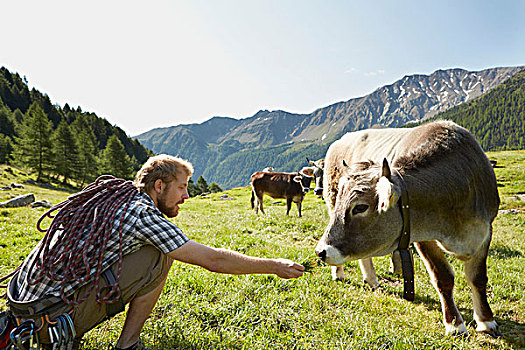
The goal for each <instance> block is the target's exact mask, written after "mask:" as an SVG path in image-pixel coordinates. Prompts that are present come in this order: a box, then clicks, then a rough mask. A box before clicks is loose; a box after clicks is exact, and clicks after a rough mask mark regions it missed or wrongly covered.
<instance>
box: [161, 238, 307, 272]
mask: <svg viewBox="0 0 525 350" xmlns="http://www.w3.org/2000/svg"><path fill="white" fill-rule="evenodd" d="M168 257H170V258H172V259H175V260H178V261H182V262H185V263H188V264H193V265H199V266H202V267H204V268H205V269H207V270H209V271H212V272H218V273H228V274H234V275H241V274H275V275H277V276H279V277H281V278H297V277H301V276H302V275H303V271H304V266H302V265H300V264H297V263H295V262H293V261H291V260H287V259H265V258H256V257H252V256H248V255H244V254H241V253H237V252H234V251H231V250H226V249H219V248H212V247H208V246H205V245H203V244H200V243H197V242H194V241H191V240H190V241H188V242H186V243H185V244H184V245H182V246H181V247H179V248H177V249H175V250H173V251H171V252H170V253H168Z"/></svg>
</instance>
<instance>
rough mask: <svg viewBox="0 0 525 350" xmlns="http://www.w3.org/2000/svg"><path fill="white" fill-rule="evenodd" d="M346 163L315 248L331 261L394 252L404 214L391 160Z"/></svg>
mask: <svg viewBox="0 0 525 350" xmlns="http://www.w3.org/2000/svg"><path fill="white" fill-rule="evenodd" d="M343 163H344V162H343ZM343 166H344V167H345V170H344V173H343V174H342V176H341V178H340V180H339V189H338V193H337V199H336V203H335V209H334V211H333V212H332V213H330V222H329V224H328V226H327V227H326V230H325V233H324V235H323V237H321V240H320V241H319V243H318V244H317V247H316V248H315V252H316V254H317V255H318V256H319V257H320V258H321V259H322V260H324V261H325V262H326V263H328V264H330V265H342V264H343V263H344V262H345V261H347V260H355V259H362V258H367V257H371V256H380V255H385V254H388V253H390V252H392V251H393V250H394V249H395V247H396V246H397V241H398V240H399V237H400V227H401V225H402V219H401V214H400V212H399V210H396V209H395V208H396V207H397V200H398V198H399V196H400V193H401V192H400V189H399V187H398V186H397V185H396V184H395V183H394V182H393V181H392V180H393V176H392V175H391V171H390V166H389V164H388V162H387V160H386V159H385V160H384V161H383V164H382V165H378V164H374V163H373V162H362V163H357V164H354V165H352V166H351V167H348V166H346V164H343Z"/></svg>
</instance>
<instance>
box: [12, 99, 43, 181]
mask: <svg viewBox="0 0 525 350" xmlns="http://www.w3.org/2000/svg"><path fill="white" fill-rule="evenodd" d="M17 133H18V135H19V137H15V143H16V146H15V149H14V152H13V154H14V160H15V162H16V163H19V164H20V165H22V166H26V167H28V168H30V169H31V170H34V171H36V172H37V182H38V181H40V180H41V179H42V175H43V174H44V172H45V171H48V170H50V166H51V164H52V161H53V149H52V142H51V134H52V123H51V121H50V120H49V119H48V118H47V116H46V115H45V114H44V111H43V110H42V108H40V106H38V104H36V103H33V104H31V106H30V107H29V109H28V111H27V113H26V114H25V115H24V118H23V120H22V123H21V124H19V125H18V132H17Z"/></svg>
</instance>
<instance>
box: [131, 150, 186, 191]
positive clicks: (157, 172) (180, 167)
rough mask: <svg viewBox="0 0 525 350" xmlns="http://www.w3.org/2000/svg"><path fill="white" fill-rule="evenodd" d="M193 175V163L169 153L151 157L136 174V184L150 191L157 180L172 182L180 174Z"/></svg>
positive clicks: (140, 188)
mask: <svg viewBox="0 0 525 350" xmlns="http://www.w3.org/2000/svg"><path fill="white" fill-rule="evenodd" d="M191 175H193V165H191V163H190V162H188V161H187V160H185V159H182V158H179V157H173V156H170V155H167V154H159V155H157V156H154V157H150V158H149V159H148V160H147V161H146V163H144V165H143V166H142V168H141V169H140V170H139V171H138V172H137V175H136V176H135V181H134V184H135V186H136V187H137V188H138V189H139V191H142V192H149V191H150V190H151V189H152V188H153V186H154V184H155V181H157V180H158V179H161V180H162V181H163V182H166V183H168V182H171V181H173V180H176V179H177V178H178V177H179V176H186V177H190V176H191Z"/></svg>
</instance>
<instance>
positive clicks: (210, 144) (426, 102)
mask: <svg viewBox="0 0 525 350" xmlns="http://www.w3.org/2000/svg"><path fill="white" fill-rule="evenodd" d="M523 68H524V67H504V68H491V69H485V70H482V71H477V72H470V71H466V70H464V69H446V70H437V71H435V72H434V73H432V74H430V75H422V74H415V75H407V76H405V77H403V78H402V79H400V80H398V81H396V82H394V83H393V84H391V85H386V86H383V87H380V88H378V89H377V90H375V91H374V92H372V93H371V94H369V95H366V96H363V97H359V98H353V99H350V100H348V101H343V102H338V103H335V104H332V105H330V106H327V107H323V108H319V109H317V110H315V111H314V112H312V113H310V114H294V113H288V112H286V111H280V110H278V111H267V110H262V111H259V112H257V113H256V114H255V115H253V116H252V117H249V118H245V119H233V118H224V117H214V118H212V119H210V120H208V121H206V122H204V123H201V124H188V125H178V126H173V127H169V128H158V129H153V130H150V131H148V132H145V133H143V134H140V135H138V136H136V139H137V140H139V141H140V142H141V143H142V144H143V145H144V146H145V147H147V148H149V149H151V150H152V151H153V152H155V153H168V154H173V155H179V156H181V157H183V158H186V159H188V160H190V161H191V162H192V163H193V164H194V166H195V176H196V177H198V176H199V175H201V174H202V175H203V176H204V177H205V178H206V179H207V180H208V181H213V182H217V183H218V184H219V185H220V186H221V187H222V188H229V187H234V186H245V185H247V184H248V182H249V177H250V174H251V173H253V172H254V171H257V170H260V169H262V168H264V167H265V166H273V167H274V168H275V169H277V170H278V171H297V170H299V168H300V167H302V166H304V165H306V159H305V157H307V156H308V157H309V158H310V159H317V158H321V157H323V156H324V154H325V152H326V149H327V148H328V146H329V145H330V144H331V142H333V141H334V140H336V139H338V138H339V137H341V136H342V135H343V134H344V133H346V132H350V131H355V130H360V129H365V128H370V127H399V126H403V125H405V124H407V123H411V122H418V121H422V120H426V119H428V118H432V117H433V116H435V115H436V114H438V113H440V112H443V111H446V110H448V109H449V108H451V107H454V106H457V105H459V104H461V103H464V102H468V101H472V100H473V99H475V98H477V97H479V96H481V95H482V94H485V93H486V92H488V91H490V90H491V89H494V88H495V87H497V86H499V85H500V84H501V83H503V82H504V81H506V80H507V79H509V78H510V77H512V76H514V75H515V74H516V73H517V72H519V71H520V70H522V69H523Z"/></svg>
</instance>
